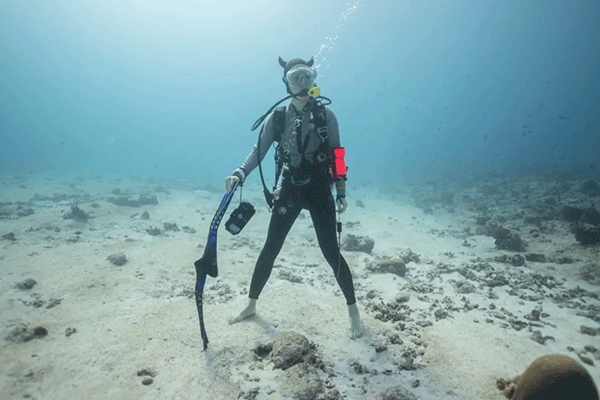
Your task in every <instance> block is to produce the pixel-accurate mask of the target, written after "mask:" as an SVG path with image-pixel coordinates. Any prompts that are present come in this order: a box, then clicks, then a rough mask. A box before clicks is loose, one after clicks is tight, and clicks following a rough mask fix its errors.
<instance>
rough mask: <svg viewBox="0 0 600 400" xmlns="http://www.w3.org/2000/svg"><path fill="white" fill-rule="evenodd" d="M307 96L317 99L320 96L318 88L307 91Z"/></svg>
mask: <svg viewBox="0 0 600 400" xmlns="http://www.w3.org/2000/svg"><path fill="white" fill-rule="evenodd" d="M308 95H309V96H310V97H318V96H320V95H321V88H320V87H318V86H315V87H313V88H312V89H310V90H309V91H308Z"/></svg>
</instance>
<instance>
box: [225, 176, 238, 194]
mask: <svg viewBox="0 0 600 400" xmlns="http://www.w3.org/2000/svg"><path fill="white" fill-rule="evenodd" d="M239 181H240V177H239V176H235V175H231V176H228V177H227V178H225V190H226V191H227V193H231V191H232V190H233V188H234V187H235V185H236V184H237V183H239Z"/></svg>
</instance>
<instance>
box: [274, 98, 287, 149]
mask: <svg viewBox="0 0 600 400" xmlns="http://www.w3.org/2000/svg"><path fill="white" fill-rule="evenodd" d="M285 113H286V107H277V108H276V109H275V110H273V140H274V141H275V142H277V143H279V142H280V141H281V135H282V134H283V130H284V129H285Z"/></svg>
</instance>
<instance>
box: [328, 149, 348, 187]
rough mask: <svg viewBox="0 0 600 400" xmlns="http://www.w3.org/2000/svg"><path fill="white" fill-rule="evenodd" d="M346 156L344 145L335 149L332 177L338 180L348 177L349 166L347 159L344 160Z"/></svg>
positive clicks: (332, 159) (332, 160) (332, 161)
mask: <svg viewBox="0 0 600 400" xmlns="http://www.w3.org/2000/svg"><path fill="white" fill-rule="evenodd" d="M345 157H346V149H344V148H343V147H338V148H335V149H333V157H331V177H332V178H333V179H334V180H336V181H339V180H341V179H345V178H346V172H347V171H348V168H347V167H346V160H344V158H345Z"/></svg>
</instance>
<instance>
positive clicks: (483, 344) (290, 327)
mask: <svg viewBox="0 0 600 400" xmlns="http://www.w3.org/2000/svg"><path fill="white" fill-rule="evenodd" d="M532 182H533V180H532V181H531V182H530V181H528V180H527V179H525V178H523V180H514V179H502V178H495V180H490V181H487V182H485V184H484V183H477V184H474V183H471V184H469V185H467V184H461V185H454V186H453V185H452V184H447V185H444V188H443V189H442V188H441V187H439V186H437V185H424V186H421V187H418V186H414V187H407V188H401V189H398V190H397V191H390V192H389V193H385V194H383V193H381V192H380V191H378V190H377V189H374V188H371V187H367V186H362V187H358V188H353V187H352V185H349V190H348V194H349V203H350V206H349V208H348V210H347V212H346V213H344V214H343V215H342V216H341V221H342V222H343V224H344V230H343V232H342V241H344V240H347V239H348V237H349V236H350V235H355V236H357V237H358V238H359V239H360V240H362V241H367V242H368V239H372V241H373V242H374V247H373V249H372V251H370V253H368V252H365V251H360V250H356V249H355V250H353V249H352V248H348V247H347V246H344V250H343V254H344V256H345V257H346V260H347V261H348V264H349V265H350V268H351V270H352V273H353V276H354V283H355V288H356V295H357V299H358V305H359V309H360V312H361V315H362V319H363V324H364V328H365V333H364V335H363V337H361V338H359V339H356V340H352V339H351V338H350V335H349V332H348V328H349V321H348V315H347V307H346V304H345V300H344V297H343V296H342V294H341V290H340V289H339V287H338V286H337V283H336V282H335V278H334V275H333V272H332V270H331V268H330V267H329V266H328V265H327V263H326V262H325V260H324V258H323V256H322V255H321V252H320V250H319V247H318V245H317V242H316V237H315V234H314V231H313V228H312V222H311V220H310V218H309V216H308V213H307V212H306V211H303V215H301V217H300V218H299V219H298V220H297V221H296V224H295V225H294V227H293V229H292V231H291V232H290V234H289V236H288V238H287V241H286V244H285V246H284V248H283V250H282V252H281V254H280V256H279V257H278V259H277V261H276V263H275V268H274V270H273V273H272V275H271V278H270V280H269V282H268V283H267V286H266V287H265V289H264V290H263V293H262V295H261V298H260V299H259V301H258V307H257V315H256V316H254V317H250V318H248V319H247V320H244V321H242V322H240V323H237V324H233V325H229V324H228V322H227V320H228V319H229V318H231V317H233V316H235V315H237V314H238V313H239V312H240V311H241V310H242V309H243V308H244V307H245V306H246V304H247V293H248V287H249V282H250V279H251V276H252V271H253V268H254V264H255V262H256V259H257V257H258V254H259V252H260V250H261V248H262V245H263V243H264V240H265V235H266V229H267V226H268V220H269V211H268V210H267V209H266V208H265V207H264V206H263V204H264V199H263V198H262V194H261V191H260V188H259V187H257V186H252V184H248V185H247V186H248V187H247V188H245V189H244V192H243V195H244V200H248V201H250V202H251V203H252V204H254V206H255V207H256V208H257V213H256V215H255V216H254V218H253V219H252V220H251V221H250V223H249V224H248V226H247V227H246V228H244V230H243V232H242V233H241V234H240V235H238V236H232V235H230V234H229V233H228V232H226V231H225V230H224V229H223V227H221V230H220V232H219V243H218V264H219V276H218V278H216V279H213V278H210V277H209V278H208V280H207V284H206V288H205V292H204V318H205V322H206V329H207V332H208V336H209V339H210V343H209V347H208V349H207V350H206V351H203V346H202V340H201V338H200V332H199V325H198V314H197V311H196V304H195V301H194V284H195V270H194V267H193V262H194V261H195V260H196V259H198V258H199V257H200V256H201V255H202V251H203V247H204V245H205V242H206V235H207V232H208V226H209V224H210V221H211V219H212V216H213V214H214V212H215V210H216V208H217V206H218V204H219V202H220V200H221V197H222V195H223V193H222V192H220V191H219V190H213V191H210V190H206V189H202V188H198V187H194V185H192V184H190V183H187V182H184V181H177V180H168V179H162V180H161V179H148V178H135V177H123V178H119V177H100V176H93V177H87V176H86V177H75V176H63V177H59V176H49V175H28V176H12V175H11V176H2V177H0V193H1V194H0V202H1V204H0V218H1V219H0V236H2V239H1V240H0V360H1V362H0V398H1V399H19V398H30V399H238V398H240V399H286V398H297V399H308V398H317V397H318V396H321V397H318V398H320V399H376V398H384V395H385V393H386V390H387V391H388V392H387V393H388V395H389V396H391V395H390V393H391V392H390V391H389V389H391V388H396V387H402V388H404V390H405V391H406V393H407V394H406V397H386V398H390V399H391V398H406V399H409V398H417V399H504V398H505V397H504V396H503V395H502V394H501V392H500V390H499V389H498V388H497V385H496V382H497V380H498V379H500V378H504V379H511V378H513V377H515V376H516V375H518V374H520V373H522V372H523V371H524V369H525V368H526V367H527V365H528V364H529V363H531V362H532V361H533V360H534V359H535V358H537V357H539V356H542V355H546V354H551V353H559V354H566V355H570V356H571V357H573V358H575V359H577V360H579V361H580V362H582V363H583V364H584V365H585V367H586V368H587V370H588V371H589V373H590V374H591V375H592V377H593V378H594V380H595V381H596V384H598V382H600V366H599V363H600V351H599V350H598V349H599V348H600V340H599V338H600V334H597V335H596V336H593V333H594V332H596V333H598V328H599V327H600V287H599V286H597V285H598V283H599V279H598V271H599V269H600V268H599V267H598V263H599V262H600V261H599V260H600V257H599V252H600V248H599V247H600V246H599V245H590V246H583V245H581V244H580V243H578V242H577V241H576V240H575V238H574V235H573V234H572V233H571V230H570V224H569V223H567V222H565V221H563V220H561V219H560V216H559V215H558V210H560V207H561V206H562V205H563V204H566V205H574V206H581V207H587V206H589V204H590V203H591V202H592V200H593V198H588V197H586V195H584V194H582V193H579V192H578V191H577V188H578V185H579V184H580V182H572V185H571V186H569V187H568V188H564V189H565V190H564V191H563V192H562V193H560V194H558V195H557V194H555V192H553V191H552V190H550V191H549V189H556V188H558V189H557V190H560V187H561V185H563V184H562V183H560V182H545V183H543V182H542V183H539V182H538V183H535V184H532ZM349 183H351V182H349ZM491 187H494V188H500V190H496V189H490V188H491ZM523 187H527V188H529V189H528V190H525V191H523V190H521V189H522V188H523ZM140 196H142V197H143V198H144V199H146V200H147V199H150V200H151V201H149V202H142V203H144V204H142V205H140V206H139V207H136V206H135V202H136V201H138V200H139V199H140ZM119 199H126V200H128V201H131V203H129V204H127V202H123V201H122V200H121V201H119ZM153 199H155V200H156V202H157V203H158V204H152V202H153V201H152V200H153ZM548 199H554V200H552V201H550V200H548ZM557 199H558V200H557ZM237 202H238V200H237V197H236V200H234V204H232V207H231V208H233V207H235V206H236V205H237ZM74 205H77V206H78V208H79V209H80V210H82V211H83V212H84V213H87V214H88V215H89V216H90V218H89V219H88V220H87V221H83V220H77V219H72V218H67V219H65V216H67V217H68V216H69V213H70V212H72V211H73V209H72V207H73V206H74ZM551 210H554V215H553V214H552V212H551ZM144 212H147V213H148V219H145V217H146V216H143V213H144ZM228 214H229V213H228ZM548 215H550V216H548ZM528 216H529V217H531V218H527V217H528ZM494 221H495V222H496V223H497V224H501V225H502V226H503V227H504V228H506V229H509V230H510V231H511V232H514V233H516V234H518V236H519V237H520V238H521V239H522V241H523V243H524V244H525V246H526V249H525V250H524V251H520V252H517V251H513V250H506V249H499V248H498V246H497V245H496V243H495V242H496V240H495V239H494V238H493V237H491V236H489V235H488V234H486V233H489V228H486V226H487V227H489V225H490V222H494ZM165 224H166V225H165ZM111 255H117V256H118V255H120V256H121V257H122V256H123V255H124V256H125V259H126V262H125V263H124V264H123V265H115V264H114V263H113V262H111V261H110V260H109V259H108V258H109V256H111ZM516 255H520V256H521V258H523V259H524V263H522V265H519V264H521V263H520V262H519V257H516V258H515V256H516ZM398 257H401V258H402V259H403V260H404V262H405V265H406V269H407V271H406V273H405V274H402V273H393V271H388V272H386V271H383V270H381V269H379V267H378V266H379V265H380V264H381V263H384V262H385V261H388V260H395V259H397V258H398ZM116 259H118V257H117V258H116ZM114 260H115V259H113V261H114ZM118 263H119V262H117V264H118ZM402 275H404V276H402ZM27 280H30V281H27ZM31 280H34V281H35V282H33V281H31ZM582 326H584V327H585V329H584V328H582ZM289 331H292V332H296V333H298V334H300V335H303V336H304V337H306V339H308V341H309V342H310V343H311V344H312V345H311V348H312V350H311V351H313V353H314V354H313V358H312V364H310V368H311V370H310V373H311V374H312V375H311V376H312V378H311V379H312V384H313V389H311V390H313V392H314V393H315V394H314V396H313V397H311V395H309V394H307V393H308V392H306V391H304V392H302V391H301V390H298V391H295V390H294V388H293V387H292V388H290V387H289V386H290V384H289V382H293V380H292V378H291V377H290V376H289V369H288V370H283V369H281V368H274V365H273V361H272V360H271V359H270V358H269V356H265V354H263V353H262V352H261V351H259V349H261V348H265V344H269V343H272V342H273V341H274V340H275V338H276V337H277V336H278V335H279V334H281V333H282V332H289ZM590 332H591V333H590ZM267 347H268V346H267ZM304 361H305V362H306V360H304ZM292 386H293V385H292ZM410 396H414V397H410Z"/></svg>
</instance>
